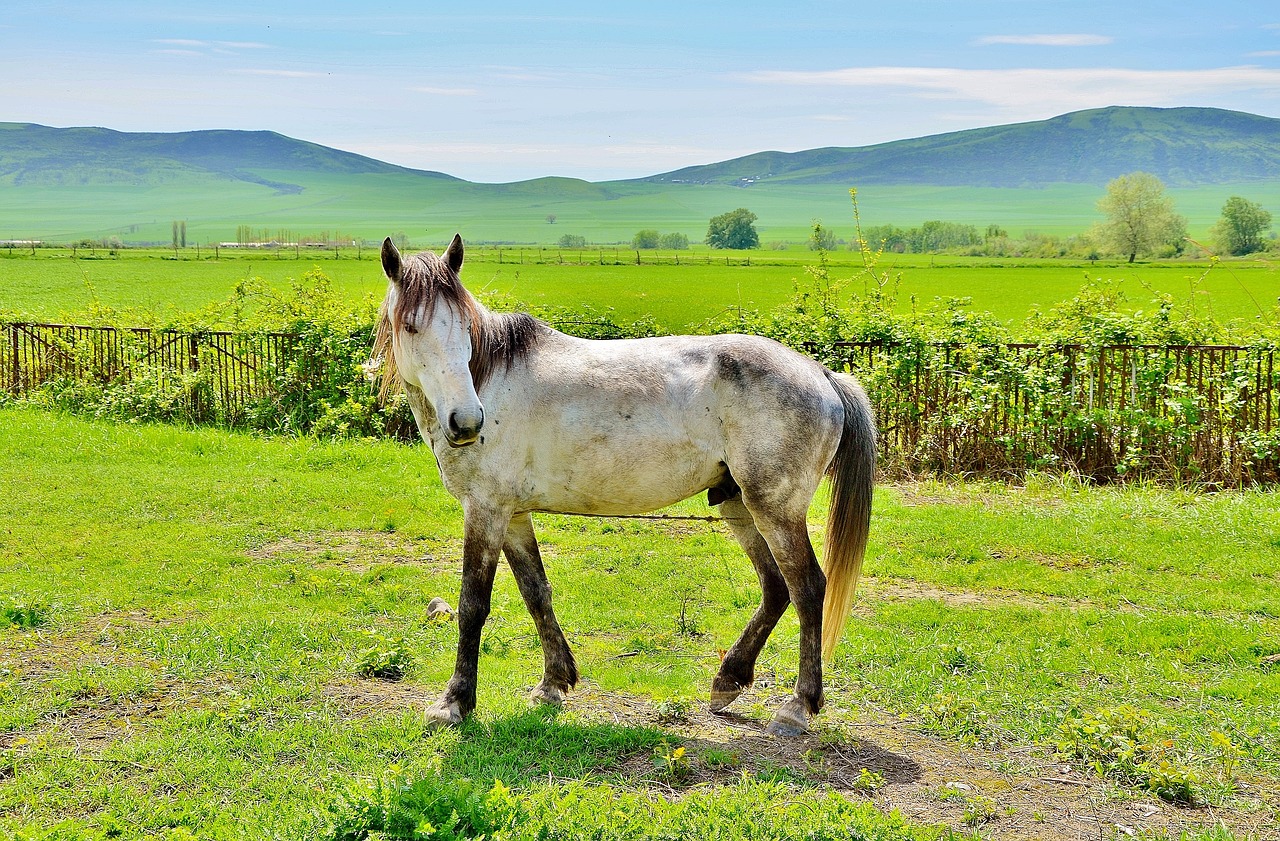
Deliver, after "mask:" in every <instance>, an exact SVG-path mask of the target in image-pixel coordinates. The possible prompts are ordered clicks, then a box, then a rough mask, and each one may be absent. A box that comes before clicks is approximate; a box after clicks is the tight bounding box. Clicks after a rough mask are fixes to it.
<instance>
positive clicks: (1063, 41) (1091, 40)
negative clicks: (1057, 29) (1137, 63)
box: [974, 34, 1115, 47]
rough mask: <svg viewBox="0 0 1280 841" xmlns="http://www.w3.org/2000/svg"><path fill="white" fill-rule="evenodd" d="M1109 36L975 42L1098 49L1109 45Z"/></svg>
mask: <svg viewBox="0 0 1280 841" xmlns="http://www.w3.org/2000/svg"><path fill="white" fill-rule="evenodd" d="M1114 40H1115V39H1114V38H1112V37H1111V36H1110V35H1085V34H1076V35H987V36H985V37H983V38H979V39H978V40H977V41H975V42H974V43H975V44H978V45H983V46H985V45H987V44H1022V45H1029V46H1033V47H1098V46H1102V45H1103V44H1110V43H1111V42H1112V41H1114Z"/></svg>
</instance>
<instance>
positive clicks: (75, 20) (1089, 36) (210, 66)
mask: <svg viewBox="0 0 1280 841" xmlns="http://www.w3.org/2000/svg"><path fill="white" fill-rule="evenodd" d="M6 5H7V6H8V8H7V9H6V11H5V13H4V14H3V15H0V90H2V91H3V93H2V94H0V120H5V121H15V122H35V123H43V124H45V125H54V126H71V125H98V126H105V127H108V128H114V129H119V130H122V131H185V130H193V129H206V128H236V129H270V130H273V131H278V132H280V133H282V134H287V135H289V136H291V137H297V138H301V139H305V140H311V141H314V142H317V143H323V144H325V145H328V146H334V147H337V148H340V149H346V150H350V151H354V152H359V153H362V154H367V155H370V156H373V157H376V158H379V159H382V160H386V161H391V162H393V163H398V164H402V165H405V166H411V167H415V168H419V169H434V170H440V171H443V172H448V173H450V174H452V175H457V176H460V177H463V178H468V179H471V180H475V181H511V180H518V179H524V178H533V177H538V176H543V175H565V176H573V177H579V178H587V179H590V180H605V179H611V178H627V177H636V176H641V175H650V174H654V173H658V172H663V171H667V170H671V169H676V168H678V167H681V166H687V165H692V164H700V163H710V162H712V161H718V160H724V159H727V158H731V157H736V156H739V155H744V154H749V153H751V152H757V151H762V150H767V149H779V150H784V151H796V150H800V149H810V148H815V147H820V146H862V145H867V144H872V143H879V142H884V141H889V140H899V139H903V138H907V137H919V136H922V135H927V134H937V133H940V132H945V131H954V130H958V129H965V128H976V127H980V126H987V125H998V124H1002V123H1010V122H1020V121H1025V120H1038V119H1044V118H1047V117H1052V116H1055V115H1057V114H1061V113H1065V112H1068V111H1074V110H1079V109H1082V108H1093V107H1102V106H1107V105H1153V106H1165V107H1168V106H1181V105H1197V106H1212V107H1219V108H1230V109H1236V110H1241V111H1250V112H1253V113H1256V114H1263V115H1266V116H1271V117H1280V4H1276V3H1274V2H1238V1H1237V0H1226V2H1217V3H1214V4H1210V5H1200V4H1190V3H1187V4H1184V3H1169V2H1160V3H1153V2H1141V1H1139V2H1123V3H1116V2H1114V0H1108V2H1105V3H1104V2H1062V1H1061V0H1018V1H1017V2H1012V1H1011V0H977V1H976V2H974V1H971V2H963V3H961V2H951V3H916V2H896V3H895V2H884V0H880V2H876V3H867V2H860V0H845V1H844V2H792V3H777V2H774V3H763V2H737V3H724V2H701V3H699V2H666V1H665V0H657V1H656V2H654V0H650V2H631V3H627V4H625V5H620V6H618V7H617V11H614V10H613V9H614V7H612V6H611V5H610V4H608V3H601V2H593V3H558V4H548V3H542V4H534V3H518V2H506V1H505V0H489V2H485V3H470V4H468V3H453V4H448V5H446V4H438V3H430V2H404V0H378V2H375V3H359V2H344V3H334V2H328V1H327V0H314V1H313V2H256V3H250V2H242V1H241V0H229V1H228V0H220V2H217V3H216V4H204V3H199V2H181V0H178V2H165V3H157V2H143V0H115V1H113V2H104V1H103V0H96V2H44V1H43V0H27V2H23V0H14V2H13V3H10V4H6Z"/></svg>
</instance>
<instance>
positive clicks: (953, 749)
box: [0, 407, 1280, 840]
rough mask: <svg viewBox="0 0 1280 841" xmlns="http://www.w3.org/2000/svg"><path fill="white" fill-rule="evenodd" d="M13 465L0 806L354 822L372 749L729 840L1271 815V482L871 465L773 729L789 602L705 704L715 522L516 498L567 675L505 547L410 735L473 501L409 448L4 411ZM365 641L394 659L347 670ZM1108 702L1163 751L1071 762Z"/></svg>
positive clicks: (431, 679) (127, 832) (527, 793)
mask: <svg viewBox="0 0 1280 841" xmlns="http://www.w3.org/2000/svg"><path fill="white" fill-rule="evenodd" d="M0 484H2V485H3V487H5V488H9V489H11V491H10V492H9V493H7V494H5V495H4V497H3V498H2V499H0V610H3V613H2V614H0V617H3V620H4V622H3V624H0V835H4V836H6V837H35V838H46V837H49V838H80V837H89V838H105V837H125V838H135V837H139V838H192V837H195V838H210V839H222V838H241V837H273V836H275V837H287V838H298V837H320V838H324V837H332V838H339V837H352V838H355V837H362V836H360V835H357V834H348V835H343V834H342V832H343V831H349V832H352V833H354V831H355V830H354V829H353V827H355V828H359V827H360V826H363V827H364V828H366V829H368V828H376V827H373V826H372V824H371V823H369V821H371V820H372V819H373V818H372V817H371V816H373V815H374V814H375V813H377V812H378V807H377V804H378V803H379V802H380V799H381V797H382V795H380V794H378V793H377V783H376V781H378V780H382V781H384V782H386V785H385V786H384V788H383V789H382V791H383V792H384V793H386V792H392V793H394V792H400V793H401V794H403V792H404V791H405V790H406V789H403V788H400V787H399V786H400V785H401V782H402V781H406V780H427V781H433V780H434V781H435V783H436V788H434V789H429V791H427V794H430V793H431V792H435V795H433V796H443V795H441V794H440V792H446V793H447V794H448V796H449V797H455V798H458V797H463V795H465V794H466V792H470V791H479V792H481V793H482V794H483V795H484V798H486V799H483V803H484V804H487V805H485V806H484V808H485V809H489V810H490V811H489V812H486V813H485V814H495V813H497V812H498V811H501V810H503V809H506V810H507V812H503V814H507V813H509V812H510V810H511V809H516V808H522V809H525V810H526V811H525V812H524V813H522V814H524V815H525V817H526V818H527V819H528V820H527V821H526V822H525V823H523V824H521V825H520V826H521V827H522V829H521V831H523V832H525V833H526V835H519V836H516V837H534V834H535V833H536V832H537V830H538V828H539V827H546V828H547V829H548V832H549V835H550V837H561V838H578V837H588V836H587V832H588V829H594V830H597V831H598V829H599V826H600V825H601V823H602V822H606V821H612V822H615V823H614V824H611V826H614V827H616V834H617V835H618V836H622V835H623V834H624V829H626V828H627V827H630V828H631V829H630V831H632V832H633V833H636V832H639V830H640V829H642V828H643V826H645V825H646V824H644V821H646V820H649V821H652V820H656V819H657V818H654V815H658V816H659V817H660V818H662V819H670V820H671V821H677V822H678V821H685V823H680V824H679V826H683V827H685V828H686V831H687V832H689V833H698V832H701V833H702V835H700V836H699V837H712V836H711V835H707V834H706V833H707V832H710V831H711V828H715V829H716V831H717V832H718V833H720V834H718V835H716V836H715V837H722V838H728V837H735V838H736V837H751V838H782V837H796V835H798V833H797V832H796V830H805V829H808V830H812V831H813V832H814V833H815V834H814V835H813V836H812V837H823V838H835V837H846V838H847V837H849V832H850V829H851V828H852V829H855V830H857V831H859V832H861V833H863V834H864V835H865V836H866V837H871V838H881V839H896V838H920V839H923V838H937V837H946V828H950V829H951V830H953V831H954V832H955V833H956V834H957V835H958V836H959V837H979V836H980V837H991V838H1041V839H1046V838H1047V839H1077V838H1081V837H1090V838H1093V837H1103V838H1110V837H1119V836H1128V835H1139V836H1141V837H1146V838H1169V839H1181V838H1186V839H1219V840H1220V839H1229V838H1238V839H1244V838H1256V839H1268V838H1275V837H1277V834H1278V833H1280V823H1278V822H1277V821H1278V816H1277V812H1276V808H1277V807H1276V804H1277V803H1280V721H1278V720H1277V719H1276V717H1275V714H1274V711H1275V709H1276V708H1277V705H1278V704H1280V662H1277V657H1280V569H1277V566H1276V563H1275V557H1276V555H1277V553H1278V552H1280V496H1278V495H1277V494H1276V493H1275V492H1256V491H1255V492H1227V493H1217V494H1208V495H1201V494H1193V493H1189V492H1183V491H1178V490H1168V489H1156V488H1150V487H1141V486H1130V487H1118V488H1092V489H1090V488H1085V487H1082V486H1079V485H1076V484H1073V483H1071V482H1070V481H1068V480H1062V479H1050V478H1045V477H1038V476H1033V477H1031V478H1030V479H1029V480H1028V482H1027V484H1026V485H1025V486H1022V487H1010V486H1005V485H995V484H948V483H940V482H916V483H899V484H891V485H886V486H883V487H882V488H881V489H880V490H879V493H878V495H877V498H876V503H875V515H874V520H873V531H872V540H871V546H870V550H869V559H868V564H867V569H866V577H865V578H864V582H863V586H862V588H861V589H860V592H859V596H858V599H857V602H856V603H855V615H854V618H853V619H852V621H851V622H850V626H849V629H848V630H847V632H846V634H845V639H844V641H843V643H842V644H841V646H840V648H839V649H838V650H837V653H836V655H835V657H834V659H833V662H832V663H831V664H830V665H829V667H828V669H827V684H828V690H827V700H828V707H827V709H826V711H824V712H823V714H822V715H821V716H819V717H818V718H817V719H816V721H815V726H814V732H813V733H812V734H811V735H810V736H808V737H805V738H804V739H801V740H798V741H797V742H795V743H788V742H778V741H774V740H770V739H768V738H766V737H764V736H763V734H762V728H763V726H764V724H765V723H766V722H767V719H768V715H769V713H770V712H771V711H772V709H773V708H774V707H776V705H777V703H778V701H779V698H780V696H781V694H782V693H783V692H784V691H785V690H786V688H787V687H789V685H790V682H791V681H792V680H794V664H795V662H796V650H795V649H796V642H797V640H796V624H795V621H794V618H793V616H792V615H791V614H788V615H787V616H786V617H784V619H783V621H782V623H781V624H780V626H779V628H778V631H777V632H776V633H775V634H774V637H773V639H772V640H771V642H770V643H769V645H768V647H767V648H766V649H765V653H764V655H763V656H762V658H761V663H760V669H759V672H758V675H757V677H758V684H757V686H756V688H755V689H754V690H752V691H751V692H749V693H748V694H747V695H746V696H744V698H742V699H740V700H739V701H738V702H737V704H736V705H735V707H734V709H735V710H736V715H734V716H732V717H725V718H717V717H712V716H709V715H708V714H707V712H706V703H705V695H706V693H707V690H708V686H709V682H710V679H711V676H712V674H713V673H714V670H715V668H716V666H717V663H718V657H717V652H718V651H719V650H721V649H724V648H726V647H728V645H729V644H730V643H731V642H732V640H733V639H734V637H735V635H736V633H737V632H738V631H739V630H740V628H741V627H742V626H743V624H744V623H745V621H746V619H747V617H748V616H749V615H750V613H751V611H752V610H753V609H754V607H755V604H756V601H757V598H758V589H757V584H756V581H755V577H754V574H753V573H752V571H751V567H750V564H749V563H748V562H747V561H746V559H745V558H744V557H742V555H741V552H740V550H739V549H738V548H737V547H736V545H735V544H733V542H732V540H731V538H729V536H728V535H727V533H726V530H725V529H723V528H722V527H721V526H720V525H719V524H717V523H709V522H701V521H636V520H616V519H584V518H571V517H554V516H538V517H537V518H536V520H535V522H536V524H537V526H538V528H539V530H540V535H541V540H542V545H543V554H544V558H545V561H546V564H547V567H548V573H549V575H550V577H551V581H552V584H553V586H554V587H555V591H556V605H557V610H558V613H559V616H560V621H561V623H562V624H563V626H564V627H565V630H566V633H567V635H568V637H569V640H570V642H571V644H572V645H573V646H574V647H575V651H576V654H577V657H578V663H579V667H580V668H581V670H582V674H583V682H582V685H581V686H580V687H579V691H578V692H577V693H575V694H574V695H573V696H571V698H570V700H569V702H568V703H567V704H566V706H565V708H564V709H563V710H562V711H560V712H559V713H558V714H556V713H553V712H550V711H538V710H534V711H530V710H529V709H528V708H527V707H526V703H525V700H524V695H525V693H526V692H527V691H528V689H529V688H530V687H531V686H532V685H533V684H534V683H535V682H536V681H537V678H538V676H539V674H540V669H541V656H540V653H539V651H538V642H537V636H536V634H535V632H534V630H533V626H532V622H531V621H530V620H529V619H528V617H527V615H526V613H525V610H524V606H523V603H522V602H521V600H520V597H519V594H518V592H517V590H516V588H515V586H514V582H513V580H512V579H511V576H510V575H509V574H508V573H505V572H502V571H500V573H499V578H498V583H497V586H496V589H495V595H494V610H493V613H492V614H491V617H490V620H489V624H488V625H487V626H486V632H485V637H484V641H483V645H482V656H481V662H480V677H481V686H480V711H479V714H478V716H477V717H476V718H475V719H474V720H472V721H470V722H468V723H467V724H466V725H464V726H463V727H462V728H460V729H459V730H457V731H449V732H443V733H434V734H430V733H426V732H424V729H423V725H422V721H421V718H420V716H419V711H420V709H421V708H422V707H423V706H425V705H426V704H428V703H429V702H430V701H431V700H432V699H433V698H434V696H435V693H436V692H438V690H439V689H440V687H441V686H442V685H443V682H444V680H445V679H446V678H447V676H448V674H449V673H450V671H451V669H452V661H453V645H454V639H455V626H454V625H453V624H450V623H438V622H431V621H428V620H427V619H426V617H425V610H426V605H427V602H428V601H430V599H431V598H432V597H433V596H442V597H444V598H446V599H448V600H449V601H450V602H453V601H454V600H455V599H456V596H457V589H458V583H459V565H458V560H457V558H458V555H459V547H460V533H461V512H460V509H459V507H458V505H457V504H456V503H455V502H454V501H453V500H451V499H450V498H449V497H448V496H447V495H446V494H445V492H444V491H443V489H442V488H441V486H440V484H439V480H438V478H437V476H436V473H435V467H434V462H433V460H432V457H431V454H430V452H429V451H428V450H427V449H426V448H424V447H421V446H419V447H406V446H402V445H396V444H392V443H388V442H367V441H349V442H344V443H324V442H319V441H316V440H312V439H292V438H275V439H262V438H257V437H253V436H249V435H244V434H236V433H229V432H225V431H219V430H214V429H195V430H191V429H181V428H174V427H160V426H150V425H145V424H108V423H102V422H91V421H85V420H81V419H76V418H72V417H68V416H64V415H59V414H52V413H44V412H37V411H32V410H27V409H20V408H12V407H11V408H0ZM821 509H822V502H821V499H820V500H819V502H818V503H817V504H816V505H815V510H814V511H813V512H812V516H811V522H812V524H813V528H814V531H815V533H816V532H817V531H818V529H819V524H820V523H821V522H822V521H823V517H822V515H823V514H824V512H823V511H822V510H821ZM678 512H679V513H688V514H697V515H703V514H707V513H710V512H708V511H707V509H706V508H705V506H703V505H702V504H701V503H700V502H697V501H693V502H689V503H685V504H684V505H682V506H680V507H679V509H678ZM388 651H390V652H394V653H395V654H396V655H397V657H404V656H406V655H407V657H408V658H409V664H408V666H407V674H406V675H405V677H404V678H403V679H401V680H399V681H396V682H391V681H383V680H376V679H372V678H367V677H361V676H360V671H361V666H362V663H365V664H367V663H368V662H369V658H370V657H376V656H377V655H378V654H379V653H383V654H385V653H387V652H388ZM1099 721H1105V722H1110V726H1112V727H1115V728H1122V727H1123V726H1126V725H1129V726H1132V728H1133V730H1132V732H1133V733H1134V735H1135V739H1136V744H1137V746H1138V747H1139V748H1140V750H1141V751H1150V752H1151V755H1152V757H1153V760H1152V765H1151V767H1149V768H1147V769H1146V770H1142V769H1138V768H1135V767H1134V765H1133V763H1132V762H1130V763H1128V764H1126V763H1125V762H1124V761H1121V760H1120V759H1118V758H1116V756H1115V755H1113V754H1104V753H1098V754H1096V755H1093V754H1089V755H1088V758H1082V756H1081V755H1080V753H1085V754H1088V749H1097V750H1098V751H1103V749H1104V748H1106V747H1108V745H1111V746H1114V743H1113V742H1107V741H1106V740H1105V739H1101V738H1098V737H1097V736H1096V734H1097V732H1098V728H1097V722H1099ZM1089 728H1093V729H1092V731H1090V730H1089ZM1090 732H1092V733H1093V734H1095V735H1094V736H1093V737H1090V736H1089V735H1088V734H1089V733H1090ZM1116 732H1119V730H1118V729H1117V731H1116ZM1059 743H1061V750H1063V751H1065V753H1064V754H1063V755H1055V753H1056V750H1057V748H1055V745H1056V744H1059ZM1072 745H1075V746H1076V748H1080V749H1081V750H1080V751H1079V752H1076V753H1075V754H1073V751H1072ZM1156 757H1158V758H1159V759H1161V760H1163V762H1164V764H1163V765H1159V764H1157V763H1156V762H1155V758H1156ZM1095 759H1096V760H1097V762H1098V764H1097V766H1096V767H1094V760H1095ZM1100 772H1105V773H1100ZM1153 774H1155V775H1156V776H1153ZM1160 775H1162V776H1160ZM1157 777H1158V779H1157ZM464 780H471V781H472V783H471V784H468V783H465V782H463V781H464ZM1160 785H1163V786H1165V787H1166V789H1167V790H1175V789H1176V787H1177V786H1180V785H1181V786H1186V787H1187V789H1189V790H1190V791H1191V792H1192V796H1193V798H1194V800H1195V802H1196V804H1199V805H1190V806H1185V805H1184V806H1173V805H1170V804H1168V803H1166V802H1165V801H1164V800H1161V799H1159V798H1158V797H1156V796H1154V795H1153V794H1151V793H1150V792H1149V791H1148V790H1147V789H1148V788H1149V787H1158V786H1160ZM388 786H389V787H388ZM1171 787H1172V788H1171ZM415 791H418V792H419V793H420V794H421V793H422V792H423V791H424V790H423V789H415ZM387 796H388V798H391V795H390V794H388V795H387ZM406 797H407V795H406ZM423 798H425V799H423V800H422V802H425V800H429V799H430V798H428V797H426V796H425V795H423ZM410 799H411V798H410ZM395 802H396V803H398V804H402V805H401V806H399V807H398V808H402V809H405V810H408V811H407V812H404V813H403V814H401V817H402V818H403V817H405V815H407V814H409V813H412V815H411V816H412V817H413V820H417V816H418V815H420V814H421V815H425V814H426V813H425V812H412V809H410V808H409V806H404V805H403V802H404V801H403V798H402V799H401V800H396V801H395ZM422 802H419V803H418V804H417V806H416V807H415V808H419V807H420V808H422V809H425V808H426V806H423V805H422ZM452 802H454V801H447V800H446V803H452ZM457 802H459V803H461V802H463V801H462V800H458V801H457ZM467 802H472V801H467ZM361 804H365V805H366V806H368V809H367V810H366V811H364V812H362V811H360V809H359V808H358V807H360V806H361ZM495 804H496V805H495ZM512 804H517V805H512ZM519 804H524V805H519ZM1205 804H1207V805H1205ZM473 805H474V803H473ZM478 808H479V807H478ZM681 810H684V811H681ZM894 810H896V813H895V812H894ZM695 813H696V815H695ZM432 814H435V813H432ZM443 815H444V818H448V815H449V813H448V809H447V808H446V809H445V811H444V813H443ZM361 816H363V817H361ZM696 816H701V817H700V818H697V819H701V820H703V821H704V823H703V824H695V823H694V821H695V818H696ZM778 816H785V817H778ZM424 819H425V817H424ZM442 819H443V818H442ZM359 820H365V823H364V824H359ZM782 820H787V821H793V822H795V823H793V824H791V825H786V826H782V827H778V826H777V825H775V824H771V823H770V821H782ZM342 821H346V823H342ZM628 822H629V823H628ZM674 825H676V824H669V825H667V828H670V826H674ZM409 826H410V827H412V826H413V823H410V824H409ZM699 827H701V829H699ZM726 827H731V828H740V830H741V833H742V834H741V835H740V836H739V835H730V834H729V832H730V829H726ZM771 827H772V828H771ZM514 829H515V828H513V831H514ZM783 830H788V831H790V832H792V833H793V834H791V835H787V834H784V832H783ZM824 832H825V833H827V834H821V833H824ZM575 833H580V834H575ZM771 833H772V834H771ZM406 837H407V836H406ZM628 837H637V836H636V835H634V834H633V835H632V836H628ZM952 837H955V836H952Z"/></svg>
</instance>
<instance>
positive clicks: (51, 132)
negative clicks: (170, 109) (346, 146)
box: [0, 123, 457, 193]
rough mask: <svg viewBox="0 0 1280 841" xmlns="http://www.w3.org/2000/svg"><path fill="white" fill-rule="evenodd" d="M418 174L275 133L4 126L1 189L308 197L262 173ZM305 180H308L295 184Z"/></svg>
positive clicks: (0, 148) (0, 126)
mask: <svg viewBox="0 0 1280 841" xmlns="http://www.w3.org/2000/svg"><path fill="white" fill-rule="evenodd" d="M264 171H269V172H273V173H299V174H306V173H311V174H315V173H325V174H340V173H345V174H351V175H356V174H373V173H383V174H386V173H392V174H416V175H419V176H421V175H427V176H430V177H436V178H441V179H449V180H457V179H453V178H452V177H451V176H448V175H443V174H441V173H438V172H425V173H424V172H419V171H417V170H412V169H406V168H405V167H400V166H395V165H394V164H388V163H383V162H382V161H378V160H374V159H373V158H366V157H364V156H363V155H356V154H353V153H351V152H343V151H339V150H337V149H330V148H328V147H327V146H320V145H318V144H315V143H308V142H306V141H304V140H295V139H293V138H291V137H285V136H284V135H282V134H277V133H275V132H272V131H227V130H214V131H188V132H178V133H172V134H161V133H127V132H120V131H112V130H111V129H105V128H50V127H48V126H41V125H35V124H32V123H0V183H7V184H12V185H14V186H25V185H47V186H52V185H77V184H78V185H97V184H131V185H134V186H139V187H144V186H151V185H155V184H163V183H169V182H174V181H182V180H194V181H200V180H205V179H210V178H212V179H225V180H230V181H244V182H247V183H251V184H259V185H262V186H265V187H270V188H272V189H274V190H277V191H279V192H283V193H297V192H301V191H302V190H303V189H305V187H304V186H303V185H302V184H298V183H292V180H285V181H276V180H272V179H270V178H267V177H265V176H263V175H262V174H261V173H262V172H264ZM296 180H303V179H296Z"/></svg>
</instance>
